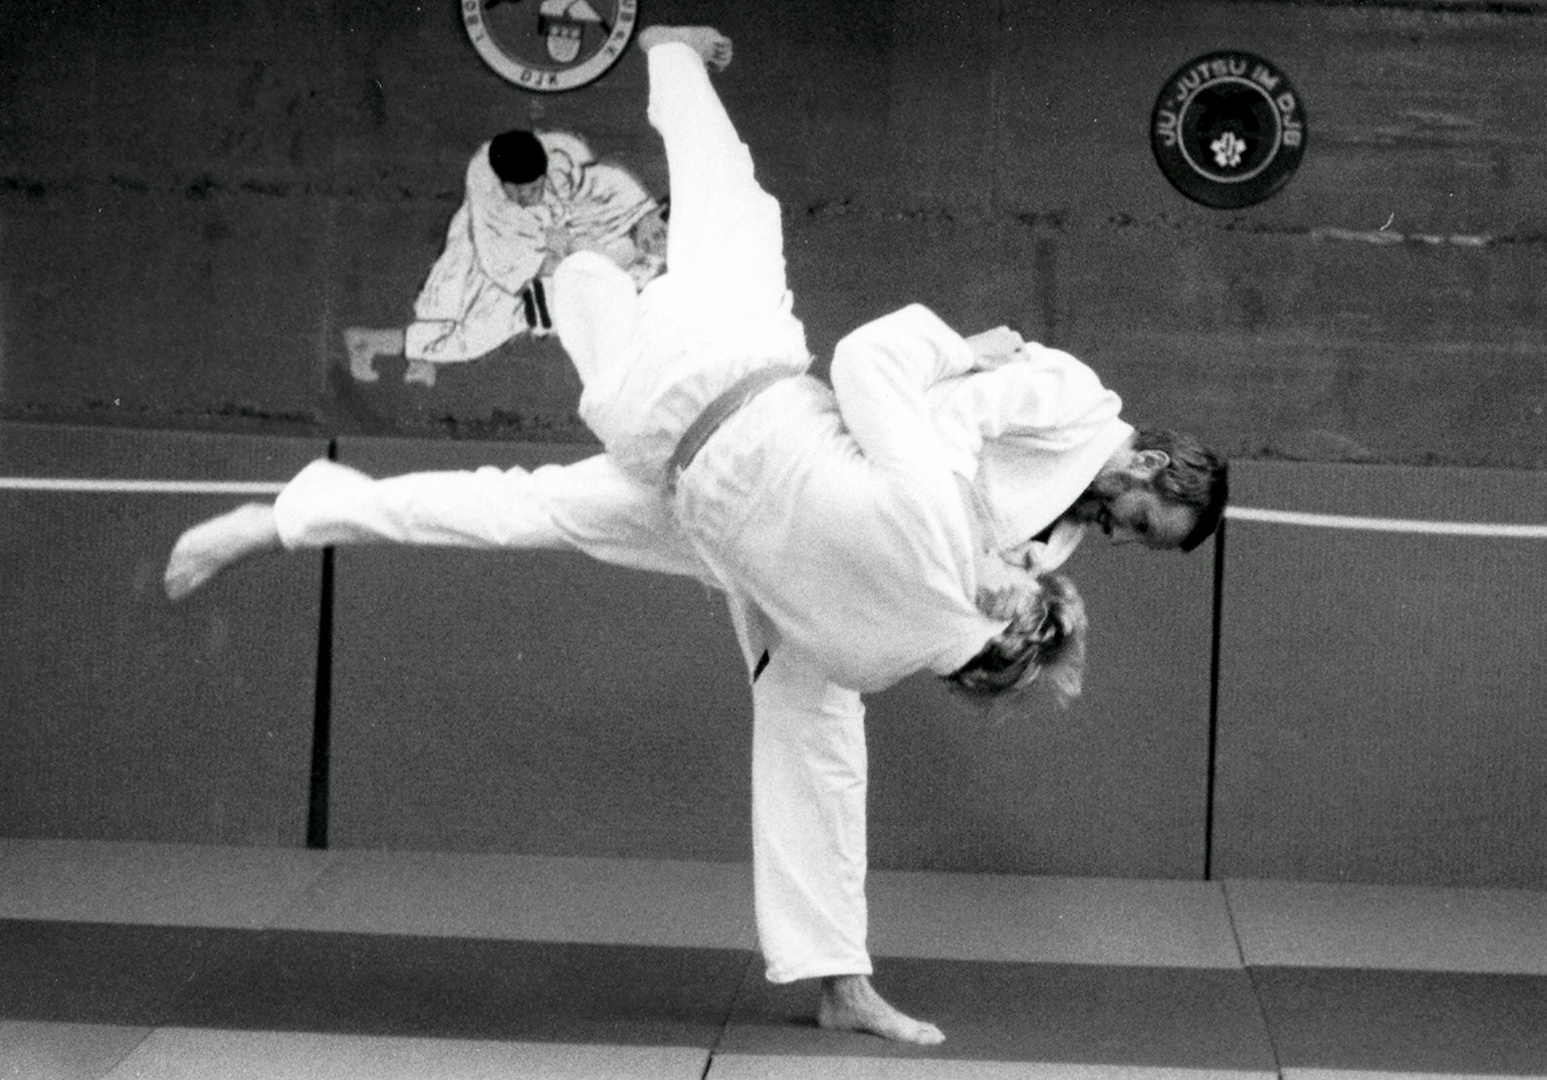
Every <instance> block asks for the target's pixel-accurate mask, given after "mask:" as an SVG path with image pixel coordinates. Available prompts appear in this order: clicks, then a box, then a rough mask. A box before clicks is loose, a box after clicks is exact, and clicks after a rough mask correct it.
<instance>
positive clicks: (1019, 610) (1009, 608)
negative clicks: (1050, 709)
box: [946, 574, 1089, 706]
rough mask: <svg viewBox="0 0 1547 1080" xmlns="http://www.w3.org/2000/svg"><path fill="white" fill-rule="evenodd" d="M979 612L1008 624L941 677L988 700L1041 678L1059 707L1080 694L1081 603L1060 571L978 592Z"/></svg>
mask: <svg viewBox="0 0 1547 1080" xmlns="http://www.w3.org/2000/svg"><path fill="white" fill-rule="evenodd" d="M978 599H979V606H980V608H981V609H982V610H983V612H984V614H986V615H988V616H990V617H992V618H996V619H1008V620H1009V625H1008V626H1007V627H1005V629H1004V630H1003V631H1002V632H1000V633H999V634H997V635H996V636H995V637H993V638H992V639H990V640H989V642H988V644H986V645H985V646H984V647H983V649H982V651H981V652H979V653H978V654H977V655H976V656H974V657H973V658H972V659H971V660H969V661H968V662H967V663H966V664H964V665H962V667H960V668H958V669H957V670H956V671H954V672H952V673H951V674H950V675H948V676H946V682H947V683H948V684H949V685H950V686H951V688H952V689H953V690H955V691H957V692H959V693H961V694H963V695H965V696H967V697H968V698H972V699H977V700H979V701H993V700H998V699H1000V698H1002V697H1003V696H1005V695H1010V694H1016V693H1020V692H1023V691H1025V690H1027V689H1028V688H1030V687H1031V686H1032V685H1033V684H1034V683H1037V682H1039V681H1045V682H1046V683H1047V685H1048V686H1049V688H1050V689H1051V690H1052V692H1053V696H1054V699H1055V700H1056V701H1057V702H1058V704H1059V705H1061V706H1067V705H1068V704H1069V703H1070V702H1071V701H1073V700H1074V699H1075V698H1077V697H1079V696H1080V692H1081V690H1082V689H1083V687H1084V683H1085V641H1086V637H1087V633H1088V630H1089V622H1088V620H1087V619H1086V617H1085V602H1084V601H1083V600H1082V599H1080V594H1079V591H1078V590H1077V589H1075V587H1074V582H1072V581H1070V580H1069V579H1068V578H1067V577H1065V576H1064V575H1062V574H1041V575H1037V576H1035V577H1034V576H1032V575H1030V574H1027V575H1026V576H1025V582H1024V586H1023V587H1022V588H1018V589H1003V588H1001V589H998V590H995V591H993V592H992V593H984V594H980V595H979V598H978Z"/></svg>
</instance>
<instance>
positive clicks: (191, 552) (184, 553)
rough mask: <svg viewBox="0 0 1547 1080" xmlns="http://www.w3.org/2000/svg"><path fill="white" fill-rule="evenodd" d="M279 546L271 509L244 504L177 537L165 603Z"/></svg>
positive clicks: (164, 582) (166, 578)
mask: <svg viewBox="0 0 1547 1080" xmlns="http://www.w3.org/2000/svg"><path fill="white" fill-rule="evenodd" d="M281 546H282V545H281V544H280V540H279V528H278V526H277V525H276V524H275V521H274V505H273V504H272V503H246V504H244V505H242V506H238V507H237V508H236V509H235V510H231V511H228V512H227V513H224V514H221V515H219V516H218V517H213V518H210V519H209V520H208V521H204V522H201V523H200V524H198V525H195V526H194V527H193V528H191V529H189V530H188V531H187V532H185V533H183V535H182V536H180V537H178V539H177V543H176V544H174V545H173V547H172V555H171V557H170V558H169V559H168V560H167V568H166V573H165V575H163V577H162V586H163V588H165V589H166V594H167V598H168V599H170V600H181V599H182V598H183V597H185V596H187V595H188V594H189V593H191V592H193V591H194V590H195V589H197V588H199V586H201V585H203V584H204V583H205V582H207V581H209V579H210V578H212V577H214V576H215V575H216V574H218V573H220V571H222V570H224V569H225V568H226V567H228V566H230V565H231V564H232V563H235V562H239V561H240V560H242V559H245V558H247V557H248V556H249V555H256V554H257V553H258V552H260V551H277V550H279V548H280V547H281Z"/></svg>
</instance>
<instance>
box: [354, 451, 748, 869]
mask: <svg viewBox="0 0 1547 1080" xmlns="http://www.w3.org/2000/svg"><path fill="white" fill-rule="evenodd" d="M592 452H594V451H593V450H592V448H589V447H573V448H553V447H548V448H544V447H532V446H517V445H514V444H510V443H460V442H459V443H453V444H446V443H425V442H405V441H392V440H359V439H344V440H341V442H340V446H339V458H340V460H341V461H344V462H346V463H348V464H352V465H355V466H356V467H359V468H362V469H364V470H365V471H366V472H369V473H371V474H372V475H377V476H385V475H391V474H395V473H400V472H407V471H414V470H423V469H449V468H471V467H474V466H478V465H484V464H494V465H511V464H515V463H518V462H519V463H522V464H524V465H528V466H530V465H534V464H537V463H539V462H541V461H545V460H573V459H575V458H578V457H581V456H585V455H586V454H589V453H592ZM336 586H337V595H336V601H335V603H336V607H335V615H334V631H335V640H334V646H333V659H334V674H333V709H332V774H331V791H332V811H331V821H330V839H331V842H332V843H334V844H337V845H342V846H345V847H359V846H392V847H409V848H413V847H423V848H436V849H441V850H458V851H512V852H520V853H527V854H565V855H612V856H636V857H653V858H687V859H709V860H740V859H745V858H748V857H749V856H750V834H749V828H750V826H749V823H748V822H749V816H750V805H749V804H750V798H751V795H750V773H749V762H750V755H751V716H752V711H751V709H752V706H751V694H750V691H749V689H748V687H747V681H746V679H747V676H746V668H745V665H744V663H743V662H742V660H741V654H740V651H739V650H738V648H737V646H736V643H735V638H734V635H733V633H732V629H731V624H730V617H729V615H728V613H727V611H726V607H725V602H724V600H723V598H722V597H721V596H720V594H719V593H717V592H713V591H710V590H708V589H706V588H704V587H703V586H702V585H700V584H698V583H697V582H696V581H691V580H688V579H685V578H671V577H666V576H662V575H651V574H644V573H640V572H634V571H627V570H621V569H619V568H617V567H612V566H606V565H603V564H601V563H598V562H594V561H592V560H591V559H589V558H587V557H586V556H583V555H579V554H570V553H557V552H467V551H456V550H448V549H420V550H409V549H401V548H399V549H387V548H344V549H340V550H339V552H338V554H337V564H336Z"/></svg>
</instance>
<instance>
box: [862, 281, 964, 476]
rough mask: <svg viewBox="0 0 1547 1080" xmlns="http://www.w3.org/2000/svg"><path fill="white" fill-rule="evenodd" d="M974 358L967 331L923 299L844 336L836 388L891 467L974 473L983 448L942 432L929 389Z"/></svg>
mask: <svg viewBox="0 0 1547 1080" xmlns="http://www.w3.org/2000/svg"><path fill="white" fill-rule="evenodd" d="M974 359H975V355H974V352H973V349H972V347H971V346H970V345H969V344H968V343H967V341H966V339H965V338H963V337H962V336H961V335H960V334H958V333H956V331H954V330H952V329H951V328H950V327H949V326H947V325H946V324H945V323H944V321H942V320H941V319H940V317H939V316H938V315H936V314H935V313H934V312H932V311H930V310H929V309H928V308H926V307H924V306H923V305H921V304H910V305H909V306H908V307H905V308H903V309H902V310H900V311H895V312H893V313H892V314H890V315H884V316H882V317H881V318H879V319H876V320H874V321H873V322H869V323H866V324H865V325H864V326H861V327H860V328H859V329H857V330H855V331H853V332H852V333H850V334H849V335H847V336H846V337H844V338H843V340H841V341H839V342H838V345H837V347H836V349H835V350H834V352H833V365H832V373H831V377H832V383H833V392H834V394H835V395H836V396H837V399H838V411H839V412H840V413H841V414H842V415H843V419H844V422H845V423H846V424H847V425H848V428H849V431H850V432H851V433H852V434H853V436H854V439H855V441H856V442H857V443H859V445H860V449H862V450H863V451H864V453H865V456H866V457H867V458H869V459H870V460H871V461H872V462H873V463H875V464H876V465H878V466H881V467H882V468H886V469H889V470H895V471H902V472H916V471H918V470H921V469H922V470H935V469H940V468H942V467H944V468H946V469H948V470H950V471H951V472H953V473H955V474H957V475H959V476H964V477H969V478H970V477H971V476H972V475H973V474H974V472H975V471H976V468H977V461H976V457H975V454H974V453H972V452H963V448H961V447H955V446H952V445H950V444H949V443H948V442H947V441H946V440H944V439H942V438H941V437H940V433H939V431H938V430H937V429H936V427H935V424H934V422H933V420H932V418H931V415H930V405H929V397H928V395H927V391H928V390H929V389H930V387H932V386H934V385H935V384H936V383H939V382H941V381H942V380H945V379H949V378H951V377H952V376H957V375H961V374H963V373H965V372H967V371H969V370H970V369H971V368H972V366H973V363H974Z"/></svg>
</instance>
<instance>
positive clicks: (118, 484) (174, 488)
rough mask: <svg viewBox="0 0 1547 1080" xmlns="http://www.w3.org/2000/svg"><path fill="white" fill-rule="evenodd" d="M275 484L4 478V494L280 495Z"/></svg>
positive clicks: (0, 480)
mask: <svg viewBox="0 0 1547 1080" xmlns="http://www.w3.org/2000/svg"><path fill="white" fill-rule="evenodd" d="M284 486H285V485H284V483H283V482H280V481H272V480H88V479H80V478H76V477H68V476H0V490H10V491H122V492H136V493H142V494H152V495H277V494H279V491H280V489H281V488H283V487H284Z"/></svg>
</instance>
